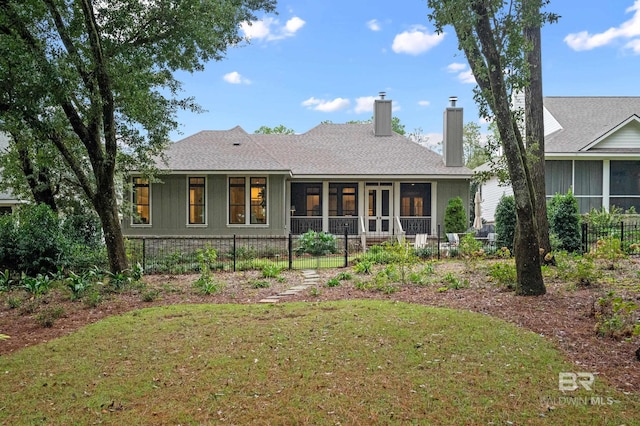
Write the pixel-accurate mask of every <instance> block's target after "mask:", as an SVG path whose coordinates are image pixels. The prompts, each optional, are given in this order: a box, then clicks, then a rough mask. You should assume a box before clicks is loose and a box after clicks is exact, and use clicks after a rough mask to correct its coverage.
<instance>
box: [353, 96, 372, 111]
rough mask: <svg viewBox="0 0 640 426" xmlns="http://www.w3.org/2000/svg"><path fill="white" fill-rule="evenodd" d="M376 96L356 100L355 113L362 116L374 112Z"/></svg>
mask: <svg viewBox="0 0 640 426" xmlns="http://www.w3.org/2000/svg"><path fill="white" fill-rule="evenodd" d="M375 100H376V97H375V96H362V97H360V98H356V107H355V108H354V110H353V111H354V112H355V113H356V114H362V113H364V112H373V103H374V102H375Z"/></svg>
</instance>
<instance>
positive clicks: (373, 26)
mask: <svg viewBox="0 0 640 426" xmlns="http://www.w3.org/2000/svg"><path fill="white" fill-rule="evenodd" d="M367 28H369V29H370V30H371V31H380V30H381V27H380V23H379V22H378V20H377V19H372V20H370V21H368V22H367Z"/></svg>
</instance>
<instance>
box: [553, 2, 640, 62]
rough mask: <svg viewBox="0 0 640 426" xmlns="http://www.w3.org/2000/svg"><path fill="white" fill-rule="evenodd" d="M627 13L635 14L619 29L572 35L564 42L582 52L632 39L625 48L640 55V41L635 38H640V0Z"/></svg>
mask: <svg viewBox="0 0 640 426" xmlns="http://www.w3.org/2000/svg"><path fill="white" fill-rule="evenodd" d="M625 12H627V13H629V12H635V13H634V14H633V16H632V17H631V19H629V20H628V21H625V22H623V23H622V24H620V26H618V27H611V28H609V29H608V30H606V31H604V32H601V33H597V34H590V33H589V32H588V31H580V32H578V33H571V34H569V35H567V36H566V37H565V38H564V42H565V43H567V45H568V46H569V47H570V48H571V49H573V50H577V51H581V50H591V49H595V48H596V47H601V46H606V45H608V44H611V43H613V42H614V41H615V40H616V39H632V40H631V41H629V42H628V43H627V44H626V45H625V47H626V48H629V49H631V50H633V51H634V53H637V54H640V49H639V48H638V44H639V43H640V41H638V39H637V38H635V37H639V36H640V0H636V1H635V2H634V3H633V6H631V7H629V8H627V10H626V11H625Z"/></svg>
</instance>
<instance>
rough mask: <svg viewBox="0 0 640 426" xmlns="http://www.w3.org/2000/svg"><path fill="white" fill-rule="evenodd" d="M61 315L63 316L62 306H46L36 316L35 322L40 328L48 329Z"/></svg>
mask: <svg viewBox="0 0 640 426" xmlns="http://www.w3.org/2000/svg"><path fill="white" fill-rule="evenodd" d="M62 315H64V308H63V307H62V306H47V307H46V308H44V309H43V310H42V311H40V312H39V313H38V315H36V322H37V323H38V324H39V325H40V327H45V328H50V327H53V324H54V323H55V322H56V320H57V319H58V318H60V317H61V316H62Z"/></svg>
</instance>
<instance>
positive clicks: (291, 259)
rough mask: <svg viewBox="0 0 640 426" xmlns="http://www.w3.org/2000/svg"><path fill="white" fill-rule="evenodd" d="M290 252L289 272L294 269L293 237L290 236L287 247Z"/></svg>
mask: <svg viewBox="0 0 640 426" xmlns="http://www.w3.org/2000/svg"><path fill="white" fill-rule="evenodd" d="M287 251H288V252H289V270H291V269H293V235H291V234H289V246H288V247H287Z"/></svg>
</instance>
